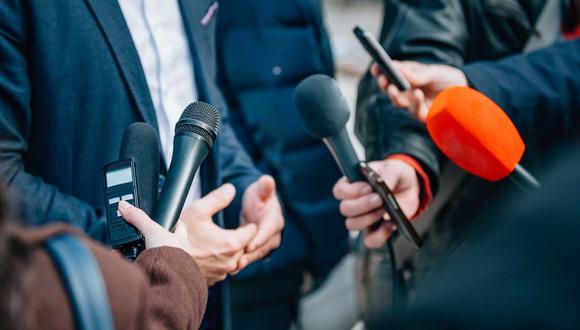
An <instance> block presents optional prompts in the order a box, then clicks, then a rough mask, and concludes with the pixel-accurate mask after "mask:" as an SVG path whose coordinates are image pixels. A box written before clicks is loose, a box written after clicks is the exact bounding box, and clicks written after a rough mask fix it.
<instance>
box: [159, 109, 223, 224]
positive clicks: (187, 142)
mask: <svg viewBox="0 0 580 330" xmlns="http://www.w3.org/2000/svg"><path fill="white" fill-rule="evenodd" d="M219 126H220V115H219V112H218V111H217V109H216V108H215V107H214V106H212V105H210V104H207V103H204V102H194V103H191V104H190V105H188V106H187V108H185V110H184V111H183V114H182V115H181V118H179V121H178V122H177V124H176V125H175V138H174V139H173V156H172V157H171V166H170V167H169V171H168V172H167V178H166V179H165V184H164V186H163V190H162V191H161V196H160V197H159V201H158V202H157V207H156V209H155V213H154V216H153V219H155V221H157V223H159V224H160V225H161V226H162V227H163V228H165V229H167V230H171V231H173V227H175V224H176V223H177V220H178V219H179V215H180V214H181V210H182V209H183V205H184V203H185V199H186V198H187V194H188V192H189V189H190V188H191V183H192V182H193V178H194V176H195V172H197V170H198V169H199V166H200V165H201V162H202V161H203V160H204V159H205V157H206V156H207V154H208V153H209V151H210V150H211V147H212V146H213V144H214V142H215V139H216V137H217V133H218V130H219Z"/></svg>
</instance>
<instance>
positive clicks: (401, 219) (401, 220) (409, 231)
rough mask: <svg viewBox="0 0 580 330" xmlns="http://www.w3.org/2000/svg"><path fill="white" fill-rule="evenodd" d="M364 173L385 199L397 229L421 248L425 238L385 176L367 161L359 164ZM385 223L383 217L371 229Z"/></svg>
mask: <svg viewBox="0 0 580 330" xmlns="http://www.w3.org/2000/svg"><path fill="white" fill-rule="evenodd" d="M358 166H359V169H360V171H361V173H362V175H363V176H364V177H365V178H366V181H367V182H368V183H369V184H370V185H371V187H373V190H374V191H375V192H376V193H377V194H379V196H381V199H382V200H383V208H384V209H385V211H387V213H388V214H389V215H390V216H391V221H393V222H394V223H395V225H397V230H399V231H401V232H402V233H403V235H405V237H406V238H407V239H408V240H409V241H411V242H412V243H413V245H415V248H416V249H419V248H420V247H421V245H423V240H422V239H421V236H419V233H417V231H416V230H415V227H413V225H412V224H411V222H410V221H409V219H407V217H406V216H405V214H404V213H403V210H402V209H401V207H400V206H399V203H397V200H396V199H395V196H394V195H393V193H392V192H391V190H390V189H389V187H388V186H387V184H386V183H385V181H384V180H383V178H382V177H381V176H380V175H379V174H378V173H377V172H375V171H373V170H372V169H371V168H370V167H369V166H368V164H367V163H365V162H360V163H359V164H358ZM382 223H383V219H380V220H379V221H378V222H377V223H375V224H373V225H372V226H371V229H377V228H378V227H380V225H381V224H382Z"/></svg>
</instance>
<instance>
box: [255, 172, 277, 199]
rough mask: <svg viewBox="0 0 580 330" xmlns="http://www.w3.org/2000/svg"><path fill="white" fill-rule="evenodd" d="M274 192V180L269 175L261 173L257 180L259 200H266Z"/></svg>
mask: <svg viewBox="0 0 580 330" xmlns="http://www.w3.org/2000/svg"><path fill="white" fill-rule="evenodd" d="M275 193H276V181H274V178H273V177H271V176H270V175H262V176H261V177H260V179H259V180H258V196H260V199H261V200H267V199H268V198H270V197H271V196H272V195H273V194H275Z"/></svg>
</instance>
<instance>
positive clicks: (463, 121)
mask: <svg viewBox="0 0 580 330" xmlns="http://www.w3.org/2000/svg"><path fill="white" fill-rule="evenodd" d="M425 123H426V125H427V130H428V131H429V134H430V135H431V138H432V139H433V141H434V142H435V144H436V145H437V146H438V147H439V149H440V150H441V151H442V152H443V153H444V154H445V155H446V156H447V158H449V159H450V160H451V161H452V162H454V163H455V164H456V165H457V166H459V167H461V168H462V169H464V170H465V171H467V172H469V173H471V174H474V175H476V176H479V177H481V178H483V179H486V180H489V181H499V180H502V179H504V178H506V177H510V178H511V179H513V180H514V181H515V182H516V183H517V184H518V185H519V186H520V187H522V188H524V189H525V190H527V189H530V188H539V187H540V185H539V183H538V181H537V180H536V179H535V178H534V177H533V176H532V175H531V174H530V173H529V172H527V171H526V170H525V169H524V168H523V167H522V166H520V165H519V162H520V160H521V159H522V156H523V155H524V150H525V148H526V147H525V145H524V142H523V141H522V138H521V136H520V134H519V132H518V130H517V129H516V127H515V126H514V124H513V123H512V121H511V120H510V119H509V117H508V116H507V115H506V114H505V112H504V111H503V110H502V109H501V108H500V107H499V106H498V105H497V104H495V103H494V102H493V101H492V100H490V99H489V98H488V97H487V96H485V95H483V94H481V93H480V92H478V91H476V90H474V89H471V88H469V87H451V88H448V89H446V90H444V91H443V92H441V93H440V94H439V95H437V97H436V98H435V100H434V101H433V105H432V106H431V108H430V109H429V113H428V114H427V119H426V122H425Z"/></svg>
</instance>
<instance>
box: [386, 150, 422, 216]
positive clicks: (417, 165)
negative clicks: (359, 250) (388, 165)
mask: <svg viewBox="0 0 580 330" xmlns="http://www.w3.org/2000/svg"><path fill="white" fill-rule="evenodd" d="M388 159H398V160H401V161H404V162H405V163H407V164H409V165H410V166H411V167H413V168H414V169H415V172H417V176H418V177H419V181H420V183H421V196H420V202H419V209H418V210H417V213H415V215H414V216H413V217H412V219H416V218H418V217H419V216H420V215H421V214H423V212H425V210H426V209H427V207H428V206H429V204H431V201H433V191H432V190H431V181H430V180H429V176H428V175H427V172H425V170H423V167H422V166H421V164H420V163H419V162H418V161H417V160H416V159H415V158H413V157H411V156H409V155H405V154H394V155H390V156H389V157H388Z"/></svg>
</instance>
